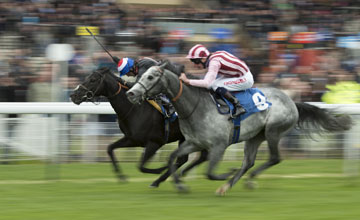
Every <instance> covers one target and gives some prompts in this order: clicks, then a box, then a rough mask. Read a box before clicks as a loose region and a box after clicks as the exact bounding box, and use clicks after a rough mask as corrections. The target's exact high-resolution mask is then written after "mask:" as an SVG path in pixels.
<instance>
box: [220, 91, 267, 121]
mask: <svg viewBox="0 0 360 220" xmlns="http://www.w3.org/2000/svg"><path fill="white" fill-rule="evenodd" d="M231 93H232V94H233V95H234V96H235V97H236V98H237V99H238V100H239V102H240V104H241V105H242V106H243V107H244V108H245V109H246V113H244V114H242V115H240V117H239V118H240V121H242V120H244V119H246V118H247V117H249V116H250V115H252V114H254V113H256V112H260V111H263V110H266V109H268V108H269V107H270V106H271V105H272V104H271V102H269V101H267V99H266V97H265V95H264V93H263V92H262V91H261V90H260V89H258V88H250V89H246V90H244V91H239V92H231ZM222 100H223V101H224V102H225V103H226V104H227V106H226V108H224V106H223V105H221V103H220V102H218V100H216V102H217V107H218V111H219V113H220V114H229V113H230V111H232V110H233V109H234V107H233V105H232V104H231V103H230V102H229V101H228V100H227V99H225V98H222Z"/></svg>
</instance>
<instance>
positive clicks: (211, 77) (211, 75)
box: [189, 60, 221, 88]
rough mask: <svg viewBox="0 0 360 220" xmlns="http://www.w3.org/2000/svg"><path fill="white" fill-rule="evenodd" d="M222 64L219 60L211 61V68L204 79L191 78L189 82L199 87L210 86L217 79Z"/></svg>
mask: <svg viewBox="0 0 360 220" xmlns="http://www.w3.org/2000/svg"><path fill="white" fill-rule="evenodd" d="M220 66H221V64H220V62H219V61H217V60H212V61H210V63H209V68H208V71H207V73H206V74H205V77H204V79H190V80H189V84H190V85H192V86H197V87H203V88H210V87H211V85H212V83H213V82H214V81H215V79H216V76H217V74H218V72H219V69H220Z"/></svg>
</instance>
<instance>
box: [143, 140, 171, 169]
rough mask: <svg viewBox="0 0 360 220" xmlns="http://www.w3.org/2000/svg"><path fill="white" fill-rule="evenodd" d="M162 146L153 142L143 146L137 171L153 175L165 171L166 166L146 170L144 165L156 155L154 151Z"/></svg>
mask: <svg viewBox="0 0 360 220" xmlns="http://www.w3.org/2000/svg"><path fill="white" fill-rule="evenodd" d="M161 146H162V145H160V144H159V143H155V142H148V143H146V145H145V149H144V152H143V154H142V157H141V161H140V164H139V169H140V171H141V172H143V173H153V174H160V173H161V172H163V171H164V170H165V169H167V168H168V166H164V167H160V168H157V169H151V168H146V167H145V164H146V162H147V161H148V160H149V159H150V158H151V157H153V156H154V154H155V153H156V151H157V150H158V149H159V148H160V147H161Z"/></svg>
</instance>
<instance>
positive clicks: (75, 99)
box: [70, 95, 85, 105]
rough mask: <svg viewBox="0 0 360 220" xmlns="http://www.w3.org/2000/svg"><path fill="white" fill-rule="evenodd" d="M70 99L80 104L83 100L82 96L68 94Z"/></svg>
mask: <svg viewBox="0 0 360 220" xmlns="http://www.w3.org/2000/svg"><path fill="white" fill-rule="evenodd" d="M70 99H71V101H72V102H73V103H74V104H76V105H80V104H81V103H82V102H83V101H85V100H83V99H82V98H78V97H77V96H75V95H70Z"/></svg>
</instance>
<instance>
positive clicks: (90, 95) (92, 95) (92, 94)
mask: <svg viewBox="0 0 360 220" xmlns="http://www.w3.org/2000/svg"><path fill="white" fill-rule="evenodd" d="M94 73H97V74H100V83H99V84H98V86H97V87H96V89H95V91H94V92H93V91H91V90H90V89H89V88H87V87H86V86H84V85H83V84H79V87H80V88H83V89H85V91H86V93H85V95H84V96H83V97H81V99H82V100H85V101H90V102H93V103H95V101H94V98H95V94H96V93H97V92H98V90H99V89H100V86H101V85H102V84H103V82H104V80H105V76H104V75H103V74H101V73H99V72H97V71H96V72H94ZM118 86H119V88H118V90H117V91H116V92H115V93H114V94H112V95H110V96H107V98H109V99H111V98H113V97H115V96H117V95H118V94H119V93H120V92H121V88H125V89H129V88H128V87H127V86H125V85H123V84H121V83H120V82H118Z"/></svg>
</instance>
